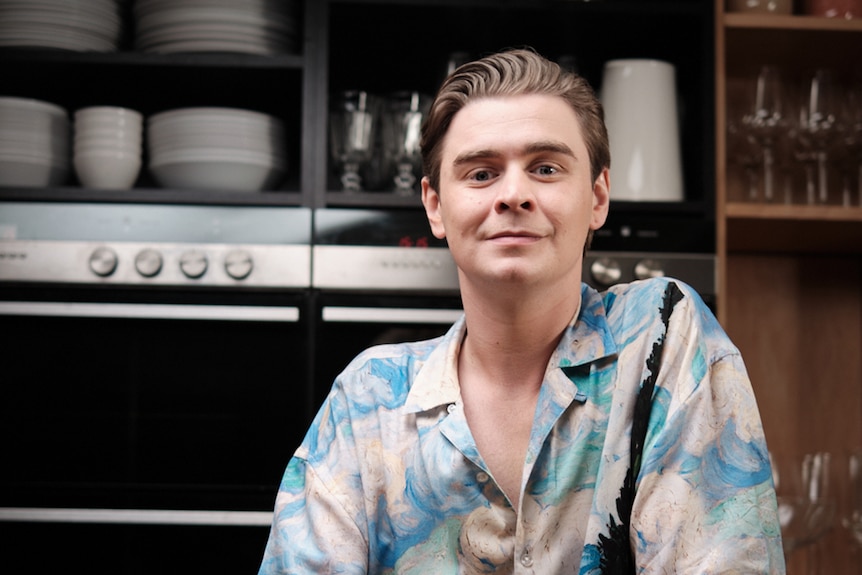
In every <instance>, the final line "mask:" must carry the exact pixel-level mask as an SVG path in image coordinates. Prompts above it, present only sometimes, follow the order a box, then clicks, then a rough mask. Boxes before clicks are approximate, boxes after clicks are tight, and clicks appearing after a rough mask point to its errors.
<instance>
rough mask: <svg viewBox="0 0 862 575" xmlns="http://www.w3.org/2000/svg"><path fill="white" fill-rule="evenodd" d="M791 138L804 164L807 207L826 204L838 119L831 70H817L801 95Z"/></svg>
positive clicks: (837, 98)
mask: <svg viewBox="0 0 862 575" xmlns="http://www.w3.org/2000/svg"><path fill="white" fill-rule="evenodd" d="M800 100H801V101H800V102H799V110H798V116H797V123H796V126H795V130H794V134H795V138H796V140H797V142H798V152H799V158H800V159H801V160H803V161H805V162H807V178H806V190H807V191H806V196H807V197H808V202H809V203H820V204H825V203H828V202H829V181H828V179H829V152H830V150H831V149H832V147H833V146H834V144H835V143H836V142H837V141H838V133H839V130H838V128H839V123H838V117H839V115H840V107H839V102H840V99H839V97H838V93H837V87H836V84H835V80H834V78H833V74H832V72H831V70H827V69H819V70H817V71H816V72H815V73H814V75H813V76H811V78H810V80H809V81H808V82H807V83H806V84H805V86H804V90H803V92H802V93H801V98H800Z"/></svg>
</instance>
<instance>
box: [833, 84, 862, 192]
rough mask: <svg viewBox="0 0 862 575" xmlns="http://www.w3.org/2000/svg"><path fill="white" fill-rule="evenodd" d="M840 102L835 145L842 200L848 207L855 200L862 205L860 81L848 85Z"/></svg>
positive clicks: (861, 90) (861, 89)
mask: <svg viewBox="0 0 862 575" xmlns="http://www.w3.org/2000/svg"><path fill="white" fill-rule="evenodd" d="M842 101H843V104H844V105H843V109H842V117H841V120H840V124H841V128H840V130H839V132H840V137H839V142H838V145H837V146H836V147H835V151H836V156H837V158H836V163H837V165H838V168H839V171H840V175H841V203H842V205H844V206H847V207H849V206H851V205H853V204H854V201H855V202H856V205H859V206H862V83H856V84H852V85H850V86H848V87H847V90H846V92H845V97H844V98H843V100H842ZM854 180H855V193H854ZM854 195H855V200H854Z"/></svg>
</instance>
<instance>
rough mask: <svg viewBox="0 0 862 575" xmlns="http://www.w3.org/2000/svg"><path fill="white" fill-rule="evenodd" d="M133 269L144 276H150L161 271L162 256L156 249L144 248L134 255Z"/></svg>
mask: <svg viewBox="0 0 862 575" xmlns="http://www.w3.org/2000/svg"><path fill="white" fill-rule="evenodd" d="M135 269H136V270H138V273H139V274H141V275H142V276H144V277H145V278H151V277H154V276H156V275H158V273H159V272H160V271H162V256H161V254H160V253H159V252H157V251H156V250H151V249H146V250H141V251H140V252H138V255H137V256H135Z"/></svg>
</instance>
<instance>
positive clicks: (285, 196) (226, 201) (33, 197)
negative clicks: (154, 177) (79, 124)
mask: <svg viewBox="0 0 862 575" xmlns="http://www.w3.org/2000/svg"><path fill="white" fill-rule="evenodd" d="M0 201H6V202H81V203H91V202H92V203H117V204H119V203H128V204H186V205H222V206H301V205H303V200H302V194H301V193H300V192H295V191H279V190H274V191H261V192H244V191H237V192H228V191H207V190H167V189H158V188H133V189H131V190H90V189H86V188H78V187H52V188H11V187H7V188H0Z"/></svg>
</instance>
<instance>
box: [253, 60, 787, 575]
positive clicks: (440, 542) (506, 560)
mask: <svg viewBox="0 0 862 575" xmlns="http://www.w3.org/2000/svg"><path fill="white" fill-rule="evenodd" d="M422 152H423V161H424V171H425V174H426V175H425V177H424V178H423V181H422V199H423V203H424V205H425V209H426V212H427V215H428V219H429V221H430V224H431V228H432V231H433V233H434V234H435V236H437V237H440V238H446V240H447V242H448V244H449V248H450V250H451V252H452V256H453V257H454V259H455V262H456V264H457V266H458V270H459V279H460V287H461V295H462V300H463V304H464V317H463V318H462V319H461V320H460V321H458V322H457V323H456V324H455V325H454V326H453V327H452V328H451V329H450V331H449V332H448V334H446V335H445V336H443V337H441V338H438V339H435V340H432V341H425V342H418V343H405V344H398V345H387V346H381V347H376V348H372V349H370V350H368V351H366V352H364V353H362V354H360V356H359V357H357V358H356V359H355V360H354V361H353V362H352V363H351V364H350V365H349V366H348V367H347V368H346V369H345V371H344V372H343V373H342V375H341V376H339V378H338V379H337V380H336V382H335V385H334V386H333V389H332V392H331V394H330V395H329V397H328V399H327V401H326V403H325V404H324V406H323V407H322V409H321V411H320V413H319V414H318V416H317V418H316V419H315V421H314V424H313V425H312V427H311V430H310V431H309V433H308V436H307V437H306V439H305V441H304V442H303V444H302V446H301V447H300V448H299V449H298V450H297V452H296V454H295V456H294V457H293V459H292V460H291V461H290V463H289V465H288V468H287V471H286V473H285V476H284V480H283V481H282V484H281V487H280V490H279V494H278V498H277V501H276V509H275V519H274V523H273V527H272V532H271V536H270V540H269V543H268V546H267V549H266V553H265V556H264V559H263V563H262V566H261V573H265V574H269V573H422V574H428V573H490V572H495V573H537V574H542V575H545V574H550V573H582V574H593V573H631V572H635V571H636V570H637V571H639V572H644V573H698V574H700V573H719V572H721V573H727V572H734V573H782V572H783V571H784V563H783V557H782V552H781V540H780V530H779V526H778V520H777V509H776V501H775V493H774V490H773V488H772V480H771V471H770V466H769V458H768V453H767V448H766V444H765V440H764V435H763V430H762V427H761V423H760V418H759V414H758V411H757V406H756V403H755V399H754V396H753V393H752V390H751V387H750V384H749V381H748V378H747V375H746V372H745V368H744V366H743V363H742V360H741V358H740V356H739V352H738V351H737V349H736V348H735V347H734V346H733V345H732V344H731V342H730V341H729V340H728V339H727V337H726V335H725V334H724V332H723V331H722V330H721V328H720V327H719V325H718V324H717V322H716V320H715V318H714V317H713V316H712V314H711V313H710V312H709V310H708V309H707V308H706V307H705V305H704V304H703V302H702V301H701V300H700V298H699V297H698V296H697V294H696V293H694V292H693V291H692V290H691V289H690V288H689V287H687V286H686V285H684V284H682V283H680V282H677V281H673V280H669V279H656V280H649V281H645V282H637V283H633V284H630V285H620V286H616V287H614V288H612V289H610V290H608V291H607V292H606V293H603V294H599V293H597V292H596V291H595V290H593V289H591V288H589V287H588V286H586V285H582V284H581V282H580V278H581V268H582V264H583V254H584V250H585V247H586V246H587V245H588V243H589V238H590V236H591V234H592V232H593V230H595V229H597V228H599V227H600V226H601V225H602V224H603V223H604V221H605V217H606V215H607V210H608V201H609V195H610V181H609V176H608V167H609V165H610V155H609V151H608V140H607V132H606V130H605V127H604V121H603V115H602V110H601V106H600V104H599V102H598V101H597V99H596V98H595V95H594V94H593V92H592V91H591V90H590V88H589V86H588V85H587V84H586V83H585V82H584V81H583V80H582V79H580V78H578V77H577V76H574V75H572V74H570V73H566V72H563V71H561V70H560V68H559V67H558V66H557V65H556V64H553V63H551V62H549V61H547V60H545V59H543V58H541V57H540V56H538V55H537V54H535V53H533V52H531V51H526V50H514V51H508V52H504V53H500V54H496V55H493V56H489V57H487V58H484V59H481V60H478V61H476V62H472V63H468V64H465V65H464V66H462V67H461V68H460V69H459V70H457V71H456V72H454V73H453V74H452V75H451V76H450V77H449V78H448V79H447V80H446V82H445V83H444V85H443V86H442V88H441V90H440V92H439V94H438V96H437V98H436V100H435V102H434V104H433V106H432V110H431V112H430V114H429V118H428V120H427V122H426V124H425V126H424V127H423V141H422Z"/></svg>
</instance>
